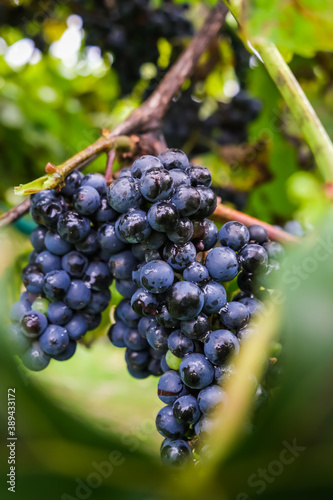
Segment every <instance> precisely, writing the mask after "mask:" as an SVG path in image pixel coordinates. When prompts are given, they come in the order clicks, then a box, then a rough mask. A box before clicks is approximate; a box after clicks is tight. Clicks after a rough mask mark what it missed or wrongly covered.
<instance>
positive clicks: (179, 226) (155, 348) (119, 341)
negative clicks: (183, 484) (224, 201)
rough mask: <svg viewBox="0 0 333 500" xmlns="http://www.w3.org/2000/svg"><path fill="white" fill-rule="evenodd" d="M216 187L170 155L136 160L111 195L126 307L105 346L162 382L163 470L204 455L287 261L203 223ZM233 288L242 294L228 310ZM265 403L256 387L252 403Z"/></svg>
mask: <svg viewBox="0 0 333 500" xmlns="http://www.w3.org/2000/svg"><path fill="white" fill-rule="evenodd" d="M210 186H211V174H210V172H209V170H208V169H206V168H205V167H202V166H195V165H191V164H190V163H189V161H188V159H187V157H186V156H185V154H184V153H182V152H181V151H179V150H167V151H165V152H164V153H162V154H161V155H160V156H159V157H158V158H156V157H153V156H144V157H141V158H139V159H138V160H136V161H135V162H134V164H133V166H132V167H131V169H127V170H126V171H124V172H123V173H122V175H121V177H120V178H118V179H117V180H116V181H114V182H113V184H112V185H111V186H110V188H109V191H108V200H109V203H110V205H111V206H112V208H113V209H114V210H116V211H117V212H120V213H121V215H120V216H119V217H118V219H117V221H116V222H115V225H114V233H113V241H119V240H120V241H123V242H124V243H125V244H127V245H130V247H128V248H127V249H126V250H123V251H122V252H119V253H118V254H115V255H114V256H113V257H111V258H110V263H109V266H110V270H111V273H112V274H113V276H114V278H116V279H117V280H118V282H117V288H118V291H119V292H120V293H122V294H123V295H124V297H125V299H124V300H123V301H122V302H121V303H120V304H119V305H118V307H117V309H116V313H115V316H116V322H115V324H113V325H112V326H111V328H110V330H109V339H110V341H111V342H112V343H113V344H114V345H115V346H116V347H122V348H125V349H126V351H125V360H126V363H127V367H128V370H129V372H130V373H131V374H132V375H133V376H134V377H136V378H145V377H148V376H149V375H150V374H154V375H161V373H163V374H162V375H161V377H160V380H159V384H158V396H159V398H160V399H161V400H162V401H163V402H164V403H165V404H166V406H165V407H164V408H162V409H161V410H160V412H159V413H158V415H157V419H156V426H157V430H158V432H159V433H160V434H161V435H162V436H163V437H164V438H165V440H164V442H163V444H162V448H161V456H162V460H163V462H164V463H166V464H172V465H176V466H177V465H182V464H183V463H184V462H186V460H187V459H190V458H191V456H192V449H193V448H194V447H195V449H196V450H197V449H199V448H200V446H201V442H202V437H204V436H205V435H206V434H207V433H208V432H209V428H210V425H211V421H210V415H211V413H212V412H213V410H214V409H215V408H216V407H217V406H218V405H220V404H224V402H225V393H224V391H223V384H224V382H225V380H226V379H227V378H228V377H229V375H230V373H231V371H232V369H231V367H230V366H229V364H230V359H231V357H232V356H234V355H237V354H238V352H239V350H240V347H241V344H242V342H243V340H244V339H245V338H247V337H248V336H249V335H251V332H252V328H251V325H250V324H249V321H250V319H251V318H252V317H253V316H255V315H256V314H258V313H259V312H260V311H262V310H263V307H264V306H263V302H262V301H261V300H260V299H261V298H264V296H265V294H268V293H269V286H270V281H271V278H272V276H273V275H274V273H276V272H278V270H279V262H280V260H281V258H283V252H284V251H283V248H282V246H281V245H280V244H278V243H275V242H272V241H269V239H268V236H267V232H266V230H265V229H264V228H262V227H261V226H258V225H254V226H251V227H250V228H247V227H246V226H244V225H243V224H241V223H239V222H235V221H234V222H228V223H226V224H225V225H224V226H222V228H221V229H220V231H218V229H217V227H216V226H215V224H214V223H213V222H212V221H210V220H209V219H207V217H209V216H210V215H211V214H212V213H213V211H214V209H215V206H216V198H215V195H214V193H213V191H212V190H211V188H210ZM217 243H219V245H217ZM232 281H235V282H237V285H238V288H239V290H240V291H239V293H237V294H236V295H235V296H234V297H232V298H231V300H229V301H228V296H227V291H226V288H225V284H226V283H228V282H232ZM265 394H266V393H265V389H264V388H263V387H262V386H261V385H258V384H257V393H256V398H257V399H258V400H259V401H262V400H264V399H265Z"/></svg>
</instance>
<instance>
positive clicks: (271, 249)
mask: <svg viewBox="0 0 333 500" xmlns="http://www.w3.org/2000/svg"><path fill="white" fill-rule="evenodd" d="M262 246H263V247H264V249H265V250H266V252H267V255H268V259H269V260H277V261H278V262H279V261H282V260H283V258H284V255H285V252H284V248H283V246H282V245H280V243H277V242H276V241H267V242H265V243H263V245H262Z"/></svg>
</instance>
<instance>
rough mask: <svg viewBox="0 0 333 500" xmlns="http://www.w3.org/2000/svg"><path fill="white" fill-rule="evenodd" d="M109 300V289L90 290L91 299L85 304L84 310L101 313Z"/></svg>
mask: <svg viewBox="0 0 333 500" xmlns="http://www.w3.org/2000/svg"><path fill="white" fill-rule="evenodd" d="M110 300H111V292H110V290H99V291H96V290H92V292H91V299H90V301H89V304H88V305H87V306H86V308H85V311H87V312H89V313H93V314H98V313H101V312H103V311H105V309H106V308H107V307H108V305H109V304H110Z"/></svg>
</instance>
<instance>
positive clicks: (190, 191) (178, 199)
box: [171, 185, 201, 216]
mask: <svg viewBox="0 0 333 500" xmlns="http://www.w3.org/2000/svg"><path fill="white" fill-rule="evenodd" d="M171 200H172V203H173V204H174V205H175V207H176V208H177V209H178V210H179V212H180V213H181V214H182V215H183V216H190V215H193V214H195V213H196V212H197V211H198V210H199V207H200V203H201V198H200V194H199V192H198V190H197V189H196V188H193V187H190V186H185V185H182V186H179V188H178V189H177V191H176V192H175V194H174V195H173V196H172V198H171Z"/></svg>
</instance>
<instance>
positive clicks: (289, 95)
mask: <svg viewBox="0 0 333 500" xmlns="http://www.w3.org/2000/svg"><path fill="white" fill-rule="evenodd" d="M253 45H254V47H255V48H256V50H258V52H259V54H260V56H261V57H262V60H263V62H264V64H265V66H266V69H267V71H268V73H269V74H270V76H271V78H272V80H273V81H274V83H275V84H276V86H277V88H278V90H279V91H280V93H281V94H282V97H283V98H284V100H285V101H286V103H287V105H288V107H289V109H290V111H291V112H292V114H293V115H294V118H295V120H296V122H297V124H298V126H299V128H300V130H301V132H302V135H303V137H304V139H305V140H306V142H307V143H308V145H309V147H310V149H311V151H312V153H313V155H314V157H315V161H316V163H317V166H318V169H319V170H320V172H321V174H322V176H323V178H324V179H325V180H326V181H327V182H332V181H333V144H332V141H331V139H330V138H329V136H328V134H327V132H326V130H325V129H324V127H323V125H322V123H321V121H320V120H319V118H318V116H317V114H316V112H315V110H314V109H313V107H312V105H311V103H310V101H309V100H308V98H307V97H306V95H305V93H304V91H303V89H302V88H301V86H300V84H299V83H298V81H297V80H296V78H295V76H294V75H293V73H292V71H291V70H290V68H289V66H288V65H287V63H286V62H285V60H284V59H283V57H282V55H281V54H280V52H279V50H278V49H277V47H276V46H275V45H274V44H273V43H271V42H269V41H268V40H265V39H256V40H255V41H254V42H253Z"/></svg>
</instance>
